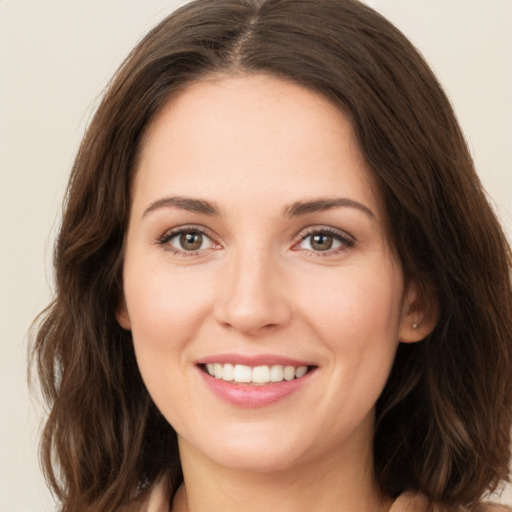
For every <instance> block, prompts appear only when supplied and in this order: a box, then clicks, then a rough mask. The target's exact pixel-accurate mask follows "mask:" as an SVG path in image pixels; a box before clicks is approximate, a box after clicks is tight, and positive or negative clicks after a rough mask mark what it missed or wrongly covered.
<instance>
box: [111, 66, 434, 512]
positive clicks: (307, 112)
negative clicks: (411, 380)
mask: <svg viewBox="0 0 512 512" xmlns="http://www.w3.org/2000/svg"><path fill="white" fill-rule="evenodd" d="M170 198H171V199H170ZM173 198H174V199H173ZM176 198H180V199H179V200H176ZM183 198H188V199H190V198H192V199H194V200H201V201H203V203H201V204H200V205H199V206H200V208H198V204H197V203H193V202H192V203H191V202H190V201H183ZM335 198H336V199H339V198H342V199H343V201H342V202H341V204H337V205H334V206H333V205H332V204H331V205H330V207H329V208H326V207H325V206H326V205H325V204H323V206H324V207H323V208H318V205H319V203H318V202H317V203H314V204H316V208H314V207H311V205H310V208H309V209H307V208H306V210H307V211H302V212H300V211H298V210H299V208H295V211H294V209H293V206H292V205H296V204H297V203H305V202H311V201H318V200H325V199H327V200H333V199H335ZM347 200H348V201H347ZM204 202H207V203H208V206H209V207H211V209H213V208H214V209H215V212H214V213H212V211H208V208H206V209H205V208H204V206H205V205H204ZM338 203H339V201H338ZM191 208H192V209H195V210H198V209H199V210H202V211H191V210H190V209H191ZM183 227H184V228H183ZM180 228H183V229H184V230H188V232H189V234H190V232H191V231H192V232H194V231H198V230H202V231H203V232H204V234H203V238H202V242H201V243H200V248H199V249H198V250H195V251H191V250H189V246H186V247H185V248H184V246H183V245H180V235H179V234H178V235H176V234H175V232H176V231H175V230H176V229H178V230H179V229H180ZM326 229H327V230H328V231H326ZM172 230H174V231H172ZM331 231H334V232H335V233H336V236H338V234H339V235H340V236H341V239H339V240H337V239H336V238H333V237H332V234H331ZM170 232H171V234H170ZM312 232H313V233H316V234H317V235H318V234H320V235H321V234H322V233H323V238H321V241H323V242H325V243H324V245H321V246H320V249H319V245H314V244H313V245H312V242H314V240H313V239H312V237H311V233H312ZM172 236H173V237H172ZM331 242H332V244H333V245H332V247H331V248H330V249H328V250H323V249H324V248H325V246H328V245H329V243H331ZM326 244H327V245H326ZM124 295H125V297H124V303H123V304H121V305H120V307H119V310H118V313H117V318H118V321H119V323H120V324H121V326H122V327H124V328H125V329H130V330H131V331H132V334H133V341H134V346H135V351H136V356H137V361H138V364H139V368H140V371H141V374H142V377H143V379H144V382H145V384H146V386H147V389H148V391H149V393H150V394H151V396H152V398H153V400H154V401H155V403H156V404H157V406H158V407H159V409H160V410H161V411H162V413H163V414H164V416H165V417H166V419H167V420H168V421H169V422H170V423H171V424H172V425H173V427H174V428H175V430H176V431H177V433H178V439H179V446H180V456H181V460H182V465H183V470H184V480H185V486H184V487H182V488H181V489H180V491H179V492H178V494H177V496H176V498H175V501H174V505H173V510H188V511H190V512H199V511H201V510H203V511H204V510H219V511H220V510H222V511H230V510H237V511H239V510H240V508H241V507H243V509H244V511H246V512H247V511H252V510H258V511H260V510H266V509H268V507H272V508H278V509H279V510H280V511H289V512H292V511H303V510H322V511H331V510H332V511H334V510H336V511H338V512H339V511H341V510H346V511H349V510H350V511H355V510H357V511H364V510H368V511H370V510H372V511H375V510H388V508H389V505H390V502H389V500H387V499H386V498H385V497H383V496H380V495H379V492H378V490H377V487H376V485H375V482H374V481H373V476H372V475H373V460H372V452H371V446H372V436H373V421H374V406H375V402H376V400H377V398H378V396H379V394H380V393H381V391H382V389H383V387H384V385H385V382H386V379H387V377H388V375H389V372H390V369H391V365H392V362H393V359H394V356H395V352H396V349H397V346H398V343H399V341H402V342H415V341H419V340H420V339H422V338H423V337H424V336H425V335H426V334H427V333H428V331H429V330H430V328H431V327H433V325H430V323H429V322H428V321H425V318H426V317H427V316H428V315H424V314H423V312H422V309H421V304H420V301H419V298H418V297H417V292H416V287H415V286H414V283H408V284H407V285H406V284H405V283H404V278H403V275H402V270H401V268H400V265H399V264H398V262H397V261H396V259H395V257H394V255H393V252H392V250H391V248H390V246H389V243H388V240H387V237H386V232H385V212H384V211H383V210H382V206H381V203H380V200H379V197H378V196H377V195H376V194H375V192H374V187H373V186H372V179H371V176H370V174H369V172H368V169H367V166H366V164H365V162H364V160H363V158H362V156H361V153H360V151H359V148H358V146H357V143H356V141H355V139H354V136H353V131H352V126H351V123H350V121H349V120H348V118H347V117H346V116H345V115H344V114H343V113H342V112H341V111H340V110H339V109H338V108H336V107H335V106H334V105H333V104H332V103H331V102H330V101H328V100H327V99H326V98H324V97H323V96H321V95H319V94H317V93H314V92H311V91H309V90H308V89H305V88H303V87H301V86H298V85H295V84H292V83H289V82H286V81H283V80H281V79H277V78H273V77H270V76H266V75H248V76H235V77H230V76H218V77H213V78H210V79H208V80H203V81H201V82H199V83H195V84H193V85H190V86H189V87H188V88H186V89H185V91H182V92H181V93H179V94H178V95H176V96H174V97H173V98H172V99H171V100H170V101H169V102H168V103H167V105H166V106H165V107H164V108H163V109H162V111H161V112H160V113H159V114H158V116H157V117H156V118H155V119H154V121H153V122H152V124H151V126H150V128H149V131H148V132H147V134H146V136H145V140H144V144H143V148H142V152H141V158H140V164H139V168H138V169H137V174H136V179H135V182H134V187H133V204H132V210H131V215H130V220H129V228H128V232H127V236H126V254H125V263H124ZM413 323H419V324H420V327H419V328H413V327H412V324H413ZM216 354H235V355H245V356H255V355H261V354H272V355H278V356H283V357H291V358H294V359H299V360H301V361H307V362H308V364H311V365H314V366H315V370H314V372H313V373H312V374H311V375H309V377H308V381H307V383H306V384H304V385H303V386H302V387H301V388H300V389H299V390H298V391H296V392H295V393H292V394H291V395H289V396H287V397H285V398H284V399H282V400H279V401H277V402H275V403H272V404H270V405H267V406H264V407H238V406H235V405H233V404H231V403H228V402H226V401H224V400H222V399H220V398H218V397H217V396H215V395H214V394H213V393H212V392H211V390H210V389H209V388H208V387H207V386H206V385H205V382H204V378H203V376H202V375H201V370H200V369H199V368H198V366H197V362H198V361H200V360H201V359H202V358H205V357H209V356H215V355H216ZM262 507H263V508H262Z"/></svg>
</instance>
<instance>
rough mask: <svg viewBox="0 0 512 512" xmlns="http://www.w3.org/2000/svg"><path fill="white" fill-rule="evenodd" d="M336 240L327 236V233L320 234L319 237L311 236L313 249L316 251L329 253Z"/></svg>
mask: <svg viewBox="0 0 512 512" xmlns="http://www.w3.org/2000/svg"><path fill="white" fill-rule="evenodd" d="M333 242H334V239H333V237H332V235H327V234H325V233H319V234H317V235H313V236H311V241H310V244H311V248H312V249H313V250H314V251H328V250H329V249H331V248H332V246H333Z"/></svg>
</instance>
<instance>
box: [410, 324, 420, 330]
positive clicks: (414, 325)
mask: <svg viewBox="0 0 512 512" xmlns="http://www.w3.org/2000/svg"><path fill="white" fill-rule="evenodd" d="M419 326H420V324H418V323H416V322H414V323H413V324H412V328H413V329H417V328H418V327H419Z"/></svg>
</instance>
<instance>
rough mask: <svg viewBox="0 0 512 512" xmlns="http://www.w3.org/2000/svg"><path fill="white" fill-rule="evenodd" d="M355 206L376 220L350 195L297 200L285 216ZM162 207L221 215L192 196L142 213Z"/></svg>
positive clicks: (169, 200)
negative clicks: (350, 197) (349, 196)
mask: <svg viewBox="0 0 512 512" xmlns="http://www.w3.org/2000/svg"><path fill="white" fill-rule="evenodd" d="M343 207H348V208H355V209H357V210H360V211H362V212H363V213H365V214H366V215H367V216H368V217H370V219H372V220H375V219H376V217H375V214H374V213H373V212H372V211H371V210H370V208H368V207H367V206H365V205H364V204H363V203H360V202H359V201H355V200H354V199H349V198H348V197H337V198H325V199H314V200H312V201H296V202H294V203H292V204H291V205H289V206H287V207H285V209H284V216H285V217H299V216H301V215H307V214H309V213H316V212H321V211H325V210H331V209H333V208H343ZM160 208H180V209H182V210H187V211H189V212H194V213H200V214H203V215H210V216H218V215H220V212H219V209H218V208H217V206H215V204H214V203H211V202H209V201H205V200H203V199H192V198H190V197H164V198H162V199H158V200H157V201H154V202H153V203H151V204H150V205H149V206H148V207H147V208H146V209H145V210H144V213H143V214H142V217H146V216H147V215H148V214H149V213H151V212H153V211H155V210H158V209H160Z"/></svg>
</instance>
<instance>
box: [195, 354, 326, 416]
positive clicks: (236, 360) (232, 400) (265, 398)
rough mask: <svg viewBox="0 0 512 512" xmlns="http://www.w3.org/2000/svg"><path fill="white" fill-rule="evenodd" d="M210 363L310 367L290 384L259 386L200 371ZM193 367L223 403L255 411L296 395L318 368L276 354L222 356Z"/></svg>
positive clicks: (203, 361) (208, 358)
mask: <svg viewBox="0 0 512 512" xmlns="http://www.w3.org/2000/svg"><path fill="white" fill-rule="evenodd" d="M210 363H220V364H223V363H226V364H227V363H230V364H244V365H247V366H252V367H254V366H260V365H269V366H272V365H276V364H280V365H284V366H286V365H289V366H295V367H299V366H308V367H310V368H311V367H313V369H312V370H310V371H309V372H308V373H306V374H305V375H303V376H302V377H300V378H298V379H293V380H290V381H286V380H283V381H281V382H274V383H270V384H265V385H261V386H255V385H250V384H240V383H237V382H233V381H225V380H223V379H216V378H215V377H213V376H211V375H210V374H208V373H207V372H205V371H204V370H203V365H205V364H210ZM196 368H197V370H198V372H199V374H200V376H201V378H202V379H203V382H204V383H205V384H206V386H207V387H208V389H209V390H210V391H211V392H212V393H213V394H214V395H215V396H216V397H217V398H220V399H221V400H222V401H224V402H227V403H229V404H231V405H235V406H237V407H244V408H258V407H265V406H268V405H271V404H273V403H276V402H278V401H280V400H283V399H285V398H286V397H288V396H289V395H291V394H294V393H296V392H298V391H299V390H300V389H301V388H302V387H303V386H304V385H306V384H307V383H308V382H309V381H310V379H311V377H312V376H313V375H314V374H315V373H316V370H317V369H318V368H317V366H316V365H311V364H308V363H307V362H304V361H299V360H297V359H290V358H287V357H281V356H275V355H268V356H265V355H261V356H256V357H248V356H245V357H241V356H238V355H232V354H224V355H215V356H211V357H206V358H204V359H201V360H200V361H198V363H197V365H196Z"/></svg>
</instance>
